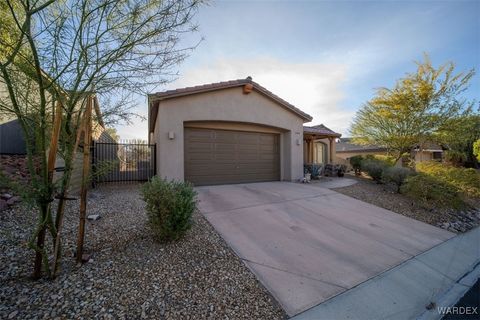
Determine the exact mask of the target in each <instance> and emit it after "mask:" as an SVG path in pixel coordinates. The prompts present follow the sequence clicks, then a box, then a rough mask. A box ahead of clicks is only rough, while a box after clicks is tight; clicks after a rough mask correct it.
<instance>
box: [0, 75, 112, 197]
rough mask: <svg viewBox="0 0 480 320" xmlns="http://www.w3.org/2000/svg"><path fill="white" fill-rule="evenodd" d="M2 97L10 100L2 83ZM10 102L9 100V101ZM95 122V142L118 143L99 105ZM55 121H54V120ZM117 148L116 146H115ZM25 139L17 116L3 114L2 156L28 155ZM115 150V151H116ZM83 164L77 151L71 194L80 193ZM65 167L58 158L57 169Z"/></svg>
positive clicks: (57, 174) (0, 122)
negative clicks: (111, 133) (109, 131)
mask: <svg viewBox="0 0 480 320" xmlns="http://www.w3.org/2000/svg"><path fill="white" fill-rule="evenodd" d="M0 95H1V98H2V99H9V98H8V96H7V95H6V90H5V85H4V84H2V83H1V82H0ZM47 98H48V100H49V103H51V100H50V99H51V96H50V95H48V97H47ZM7 101H8V100H7ZM94 106H95V107H94V109H93V117H92V118H93V121H92V139H93V141H95V142H107V143H115V142H116V141H115V140H114V139H113V138H112V137H111V136H110V135H109V134H108V133H107V132H106V130H105V125H104V123H103V118H102V113H101V111H100V107H99V106H98V104H94ZM52 121H53V120H52ZM114 147H115V146H114ZM114 147H112V151H111V153H112V154H114V155H116V151H115V150H116V149H117V148H114ZM26 148H27V147H26V143H25V137H24V135H23V131H22V128H21V125H20V123H19V121H18V120H17V119H16V117H15V115H12V114H3V113H2V114H1V115H0V155H4V156H8V155H25V154H26V153H27V149H26ZM114 149H115V150H114ZM82 162H83V156H82V154H81V152H80V151H77V154H76V155H75V159H74V165H73V172H72V178H71V187H70V192H71V193H73V194H76V193H78V192H79V191H80V186H81V182H82V175H83V171H82ZM63 166H64V161H63V159H62V158H60V157H57V159H56V163H55V167H56V168H61V167H63ZM62 174H63V173H62V172H55V174H54V179H55V180H57V179H59V178H60V177H61V175H62Z"/></svg>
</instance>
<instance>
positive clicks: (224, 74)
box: [169, 58, 353, 133]
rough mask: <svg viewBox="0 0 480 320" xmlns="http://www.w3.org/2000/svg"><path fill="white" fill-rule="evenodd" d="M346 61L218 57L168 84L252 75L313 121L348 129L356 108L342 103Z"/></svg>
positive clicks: (176, 86)
mask: <svg viewBox="0 0 480 320" xmlns="http://www.w3.org/2000/svg"><path fill="white" fill-rule="evenodd" d="M347 69H348V68H347V65H344V64H338V63H296V62H285V61H281V60H277V59H272V58H257V59H248V60H247V59H245V60H238V59H218V60H216V61H215V62H213V63H210V64H207V65H203V66H199V67H196V68H190V69H188V70H187V71H186V72H185V73H184V74H183V75H182V76H181V77H180V78H179V79H178V80H177V81H175V82H173V83H171V84H170V85H169V88H172V89H173V88H179V87H187V86H194V85H198V84H205V83H211V82H219V81H225V80H232V79H243V78H246V77H247V76H251V77H253V80H254V81H255V82H258V83H259V84H261V85H262V86H264V87H265V88H267V89H268V90H270V91H272V92H273V93H275V94H276V95H278V96H280V97H281V98H283V99H285V100H287V101H288V102H290V103H291V104H293V105H295V106H296V107H298V108H300V109H301V110H303V111H305V112H306V113H308V114H310V115H311V116H312V117H313V121H312V123H311V124H320V123H323V124H325V125H326V126H328V127H331V129H333V130H337V131H339V132H343V133H345V132H346V131H347V129H348V126H349V123H350V120H351V117H352V116H353V112H352V111H351V110H347V109H346V108H344V106H342V102H343V101H344V99H345V97H346V93H345V92H344V90H345V89H344V84H345V82H346V80H347V71H348V70H347Z"/></svg>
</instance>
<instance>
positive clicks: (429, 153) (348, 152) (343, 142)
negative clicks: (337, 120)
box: [336, 138, 446, 166]
mask: <svg viewBox="0 0 480 320" xmlns="http://www.w3.org/2000/svg"><path fill="white" fill-rule="evenodd" d="M445 150H446V149H445V148H444V147H442V146H441V145H438V144H435V143H431V142H426V143H422V144H417V145H416V146H414V147H413V148H412V158H413V159H414V160H415V162H422V161H431V160H436V161H442V159H443V152H444V151H445ZM387 154H388V151H387V148H385V147H381V146H377V145H359V144H355V143H353V142H352V138H342V139H340V140H339V141H338V142H337V144H336V157H337V162H338V163H342V164H345V165H347V166H349V165H350V161H349V160H350V158H351V157H353V156H359V155H360V156H367V155H387Z"/></svg>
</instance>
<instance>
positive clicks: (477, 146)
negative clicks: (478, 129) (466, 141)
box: [473, 139, 480, 161]
mask: <svg viewBox="0 0 480 320" xmlns="http://www.w3.org/2000/svg"><path fill="white" fill-rule="evenodd" d="M473 154H474V155H475V156H476V157H477V160H478V161H480V139H478V140H477V141H475V142H474V143H473Z"/></svg>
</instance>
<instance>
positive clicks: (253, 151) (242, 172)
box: [184, 128, 280, 185]
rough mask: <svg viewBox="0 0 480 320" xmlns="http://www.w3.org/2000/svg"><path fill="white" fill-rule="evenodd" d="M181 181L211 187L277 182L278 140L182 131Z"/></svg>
mask: <svg viewBox="0 0 480 320" xmlns="http://www.w3.org/2000/svg"><path fill="white" fill-rule="evenodd" d="M184 146H185V155H184V157H185V159H184V161H185V180H187V181H190V182H192V183H193V184H194V185H213V184H229V183H247V182H260V181H276V180H280V136H279V134H273V133H259V132H244V131H230V130H216V129H196V128H185V143H184Z"/></svg>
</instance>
